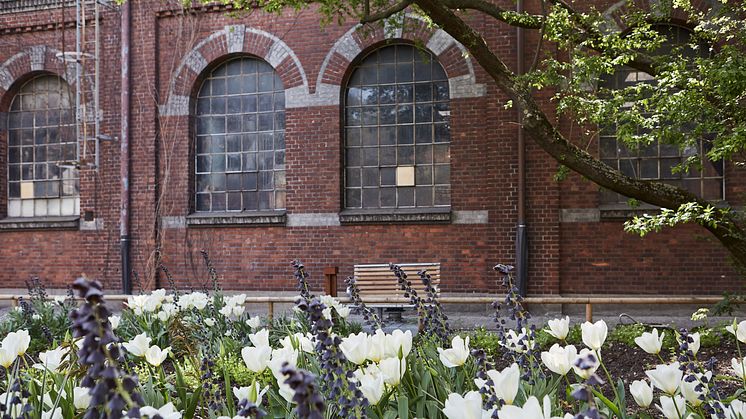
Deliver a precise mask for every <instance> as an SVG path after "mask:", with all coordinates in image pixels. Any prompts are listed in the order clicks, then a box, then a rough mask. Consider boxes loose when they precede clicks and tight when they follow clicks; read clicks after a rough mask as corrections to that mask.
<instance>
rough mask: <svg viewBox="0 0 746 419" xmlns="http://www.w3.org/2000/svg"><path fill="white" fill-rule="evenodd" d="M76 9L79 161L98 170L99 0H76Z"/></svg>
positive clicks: (76, 125) (76, 95) (99, 113)
mask: <svg viewBox="0 0 746 419" xmlns="http://www.w3.org/2000/svg"><path fill="white" fill-rule="evenodd" d="M75 11H76V18H75V21H76V24H75V58H76V61H75V63H76V68H75V79H76V80H75V109H76V114H75V130H76V133H77V138H78V162H79V164H80V166H88V167H91V166H92V167H95V168H96V170H98V167H99V148H100V147H99V142H100V140H101V107H100V102H99V100H100V97H99V93H100V89H99V87H100V80H99V74H100V52H101V51H100V20H99V19H100V4H99V0H76V2H75ZM91 146H92V147H93V150H92V151H91V150H90V148H91ZM91 158H93V161H92V162H91V161H90V160H91Z"/></svg>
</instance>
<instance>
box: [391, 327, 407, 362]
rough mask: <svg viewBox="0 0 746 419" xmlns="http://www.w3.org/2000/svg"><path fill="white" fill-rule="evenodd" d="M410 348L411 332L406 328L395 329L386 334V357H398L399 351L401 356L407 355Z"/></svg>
mask: <svg viewBox="0 0 746 419" xmlns="http://www.w3.org/2000/svg"><path fill="white" fill-rule="evenodd" d="M411 350H412V332H411V331H410V330H407V331H406V332H402V331H401V329H396V330H394V331H393V332H391V334H390V335H386V358H390V357H396V358H398V357H399V351H401V355H402V357H403V358H406V357H407V356H409V352H410V351H411Z"/></svg>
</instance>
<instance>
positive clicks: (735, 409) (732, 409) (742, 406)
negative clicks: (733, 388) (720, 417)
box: [723, 399, 746, 419]
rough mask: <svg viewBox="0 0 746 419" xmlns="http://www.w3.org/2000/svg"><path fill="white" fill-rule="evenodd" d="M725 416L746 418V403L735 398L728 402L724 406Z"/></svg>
mask: <svg viewBox="0 0 746 419" xmlns="http://www.w3.org/2000/svg"><path fill="white" fill-rule="evenodd" d="M723 411H724V412H725V417H726V418H727V419H743V418H746V403H744V402H742V401H740V400H738V399H735V400H733V401H732V402H730V406H728V407H724V408H723Z"/></svg>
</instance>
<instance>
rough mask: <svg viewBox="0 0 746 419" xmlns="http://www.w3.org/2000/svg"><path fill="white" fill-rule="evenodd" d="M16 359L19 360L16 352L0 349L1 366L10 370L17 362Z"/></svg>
mask: <svg viewBox="0 0 746 419" xmlns="http://www.w3.org/2000/svg"><path fill="white" fill-rule="evenodd" d="M16 358H18V355H16V351H13V350H7V349H5V348H1V347H0V365H2V366H3V367H5V369H8V368H10V366H11V365H13V362H15V360H16Z"/></svg>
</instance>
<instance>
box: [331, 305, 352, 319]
mask: <svg viewBox="0 0 746 419" xmlns="http://www.w3.org/2000/svg"><path fill="white" fill-rule="evenodd" d="M334 310H336V311H337V314H339V317H341V318H343V319H346V318H348V317H350V307H349V306H343V305H339V306H337V307H335V308H334Z"/></svg>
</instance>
